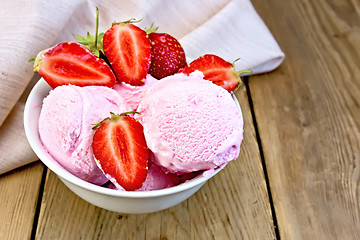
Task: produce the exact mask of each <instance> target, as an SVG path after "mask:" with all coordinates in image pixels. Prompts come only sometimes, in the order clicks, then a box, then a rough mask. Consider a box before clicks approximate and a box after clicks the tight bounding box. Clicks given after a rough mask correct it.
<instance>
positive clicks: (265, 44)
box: [0, 0, 284, 174]
mask: <svg viewBox="0 0 360 240" xmlns="http://www.w3.org/2000/svg"><path fill="white" fill-rule="evenodd" d="M1 5H2V6H1V8H0V22H1V25H0V31H1V33H2V34H1V37H0V55H1V59H0V77H1V82H0V126H1V127H0V174H1V173H4V172H7V171H9V170H11V169H14V168H16V167H19V166H22V165H24V164H27V163H29V162H32V161H35V160H37V157H36V156H35V154H34V153H33V152H32V150H31V148H30V146H29V144H28V142H27V139H26V137H25V134H24V128H23V124H22V121H23V120H22V119H23V109H24V104H25V101H26V97H27V94H28V92H29V91H30V89H31V87H32V86H33V84H34V81H37V80H38V79H39V76H38V75H34V73H33V71H32V69H33V64H32V63H29V62H28V59H29V58H32V57H35V56H36V55H37V53H38V52H39V51H41V50H43V49H46V48H49V47H51V46H53V45H54V44H56V43H59V42H62V41H77V40H76V38H75V36H76V35H82V36H85V35H86V32H88V31H89V32H90V33H91V34H92V35H93V34H94V31H95V7H98V9H99V12H100V26H99V30H100V32H105V31H106V29H108V28H109V27H110V26H111V23H112V22H114V21H117V22H121V21H125V20H129V19H130V18H136V19H142V21H141V22H140V23H138V26H140V27H142V28H144V27H149V26H150V25H151V23H152V22H154V23H155V25H156V26H159V27H160V28H159V29H158V32H168V33H170V34H171V35H173V36H174V37H176V38H178V39H179V41H180V43H181V44H182V46H183V47H184V50H185V53H186V55H187V57H188V58H190V59H196V58H197V57H199V56H201V55H203V54H206V53H212V54H216V55H219V56H221V57H222V58H224V59H226V60H227V61H229V62H232V61H234V60H235V59H237V58H240V60H238V61H236V62H235V66H236V70H245V69H250V70H252V71H253V74H257V73H263V72H268V71H272V70H273V69H275V68H276V67H277V66H279V65H280V63H281V62H282V61H283V59H284V54H283V52H282V51H281V49H280V48H279V46H278V44H277V43H276V41H275V39H274V38H273V36H272V34H271V33H270V31H269V30H268V28H267V27H266V25H265V24H264V22H263V21H262V19H261V18H260V17H259V15H258V14H257V13H256V11H255V9H254V7H253V6H252V4H251V2H250V1H249V0H198V1H193V0H173V1H166V0H152V1H147V0H139V1H135V0H134V1H129V0H73V1H68V0H57V1H41V0H29V1H20V0H3V1H2V2H1ZM31 80H32V81H31Z"/></svg>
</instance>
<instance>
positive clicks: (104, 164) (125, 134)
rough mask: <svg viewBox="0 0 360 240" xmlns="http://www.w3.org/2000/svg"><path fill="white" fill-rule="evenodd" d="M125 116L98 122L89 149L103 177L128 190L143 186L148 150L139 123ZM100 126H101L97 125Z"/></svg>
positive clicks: (114, 116)
mask: <svg viewBox="0 0 360 240" xmlns="http://www.w3.org/2000/svg"><path fill="white" fill-rule="evenodd" d="M130 113H134V112H128V113H122V114H120V115H116V114H114V113H111V117H110V118H106V119H104V120H103V121H101V122H100V123H99V124H98V125H96V126H95V127H94V128H96V132H95V134H94V136H93V142H92V150H93V153H94V157H95V159H96V161H97V164H98V166H99V167H100V169H102V171H103V172H104V173H105V175H106V177H108V178H109V180H110V181H111V182H112V183H114V184H115V186H119V185H120V186H121V187H122V188H124V189H125V190H127V191H133V190H136V189H139V188H140V187H141V186H142V184H143V183H144V181H145V179H146V176H147V171H148V160H149V158H150V150H149V149H148V147H147V145H146V141H145V136H144V133H143V127H142V125H141V123H140V122H139V121H137V120H135V118H133V117H131V116H129V115H128V114H130ZM99 125H100V126H99Z"/></svg>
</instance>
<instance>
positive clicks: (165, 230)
mask: <svg viewBox="0 0 360 240" xmlns="http://www.w3.org/2000/svg"><path fill="white" fill-rule="evenodd" d="M237 97H238V99H239V101H240V104H241V107H242V109H243V115H244V119H245V120H244V121H245V133H244V134H245V138H244V142H243V143H242V146H241V154H240V157H239V159H237V160H236V161H233V162H231V163H229V164H228V166H226V167H225V169H224V170H222V171H221V172H220V173H219V174H218V175H216V176H215V177H214V178H213V179H211V180H210V181H208V183H206V184H205V185H204V186H203V188H202V189H200V191H198V192H197V193H195V194H194V195H193V196H192V197H190V198H189V199H188V200H186V201H184V202H182V203H181V204H179V205H177V206H175V207H172V208H170V209H167V210H164V211H160V212H156V213H150V214H140V215H131V214H119V213H115V212H110V211H107V210H103V209H100V208H98V207H95V206H93V205H91V204H89V203H87V202H85V201H84V200H82V199H80V198H79V197H77V196H76V195H75V194H73V193H72V192H71V191H70V190H68V189H67V188H66V186H65V185H64V184H63V183H62V182H61V181H60V180H59V179H58V178H57V176H56V175H55V174H54V173H52V172H51V171H49V172H48V175H47V178H46V183H45V187H44V195H43V201H42V204H41V210H40V215H39V222H38V228H37V233H36V237H37V238H38V239H54V238H57V239H114V238H117V239H118V238H121V239H184V240H185V239H274V238H275V233H274V225H273V220H272V213H271V208H270V204H269V198H268V194H267V191H266V183H265V180H264V174H263V170H262V165H261V158H260V154H259V150H258V145H257V142H256V138H255V132H254V128H253V122H252V118H251V112H250V109H249V105H248V100H247V95H246V91H245V88H242V89H240V90H239V91H238V93H237Z"/></svg>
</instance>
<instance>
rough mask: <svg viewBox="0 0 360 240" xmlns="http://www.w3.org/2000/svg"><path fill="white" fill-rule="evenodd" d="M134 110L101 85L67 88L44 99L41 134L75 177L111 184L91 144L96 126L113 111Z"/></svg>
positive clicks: (40, 121)
mask: <svg viewBox="0 0 360 240" xmlns="http://www.w3.org/2000/svg"><path fill="white" fill-rule="evenodd" d="M129 110H131V109H130V107H128V105H127V103H126V102H125V100H124V99H123V98H122V97H121V96H120V95H119V94H118V93H117V92H116V91H115V90H113V89H111V88H108V87H100V86H88V87H77V86H73V85H63V86H59V87H57V88H55V89H54V90H52V91H50V93H49V95H48V96H47V97H46V98H45V99H44V101H43V106H42V109H41V113H40V117H39V135H40V139H41V142H42V144H43V146H44V148H45V149H46V151H47V152H48V153H49V154H50V155H51V156H52V157H53V158H54V159H55V160H56V161H57V162H58V163H59V164H60V165H61V166H62V167H64V168H65V169H67V170H68V171H69V172H71V173H72V174H74V175H75V176H77V177H79V178H81V179H83V180H85V181H88V182H91V183H94V184H99V185H101V184H104V183H105V182H107V181H108V179H107V178H106V177H105V175H104V174H103V173H102V171H101V170H100V169H99V168H98V167H97V165H96V163H95V159H94V156H93V153H92V148H91V143H92V136H93V134H94V130H93V129H92V127H93V124H96V123H98V122H100V121H101V120H102V119H104V118H106V117H108V116H110V112H114V113H117V114H118V113H121V112H125V111H129Z"/></svg>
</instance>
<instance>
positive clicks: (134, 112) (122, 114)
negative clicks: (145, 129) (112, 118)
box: [112, 111, 140, 116]
mask: <svg viewBox="0 0 360 240" xmlns="http://www.w3.org/2000/svg"><path fill="white" fill-rule="evenodd" d="M112 114H113V113H112ZM129 114H140V113H139V112H137V111H129V112H123V113H121V114H120V116H127V115H129Z"/></svg>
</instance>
